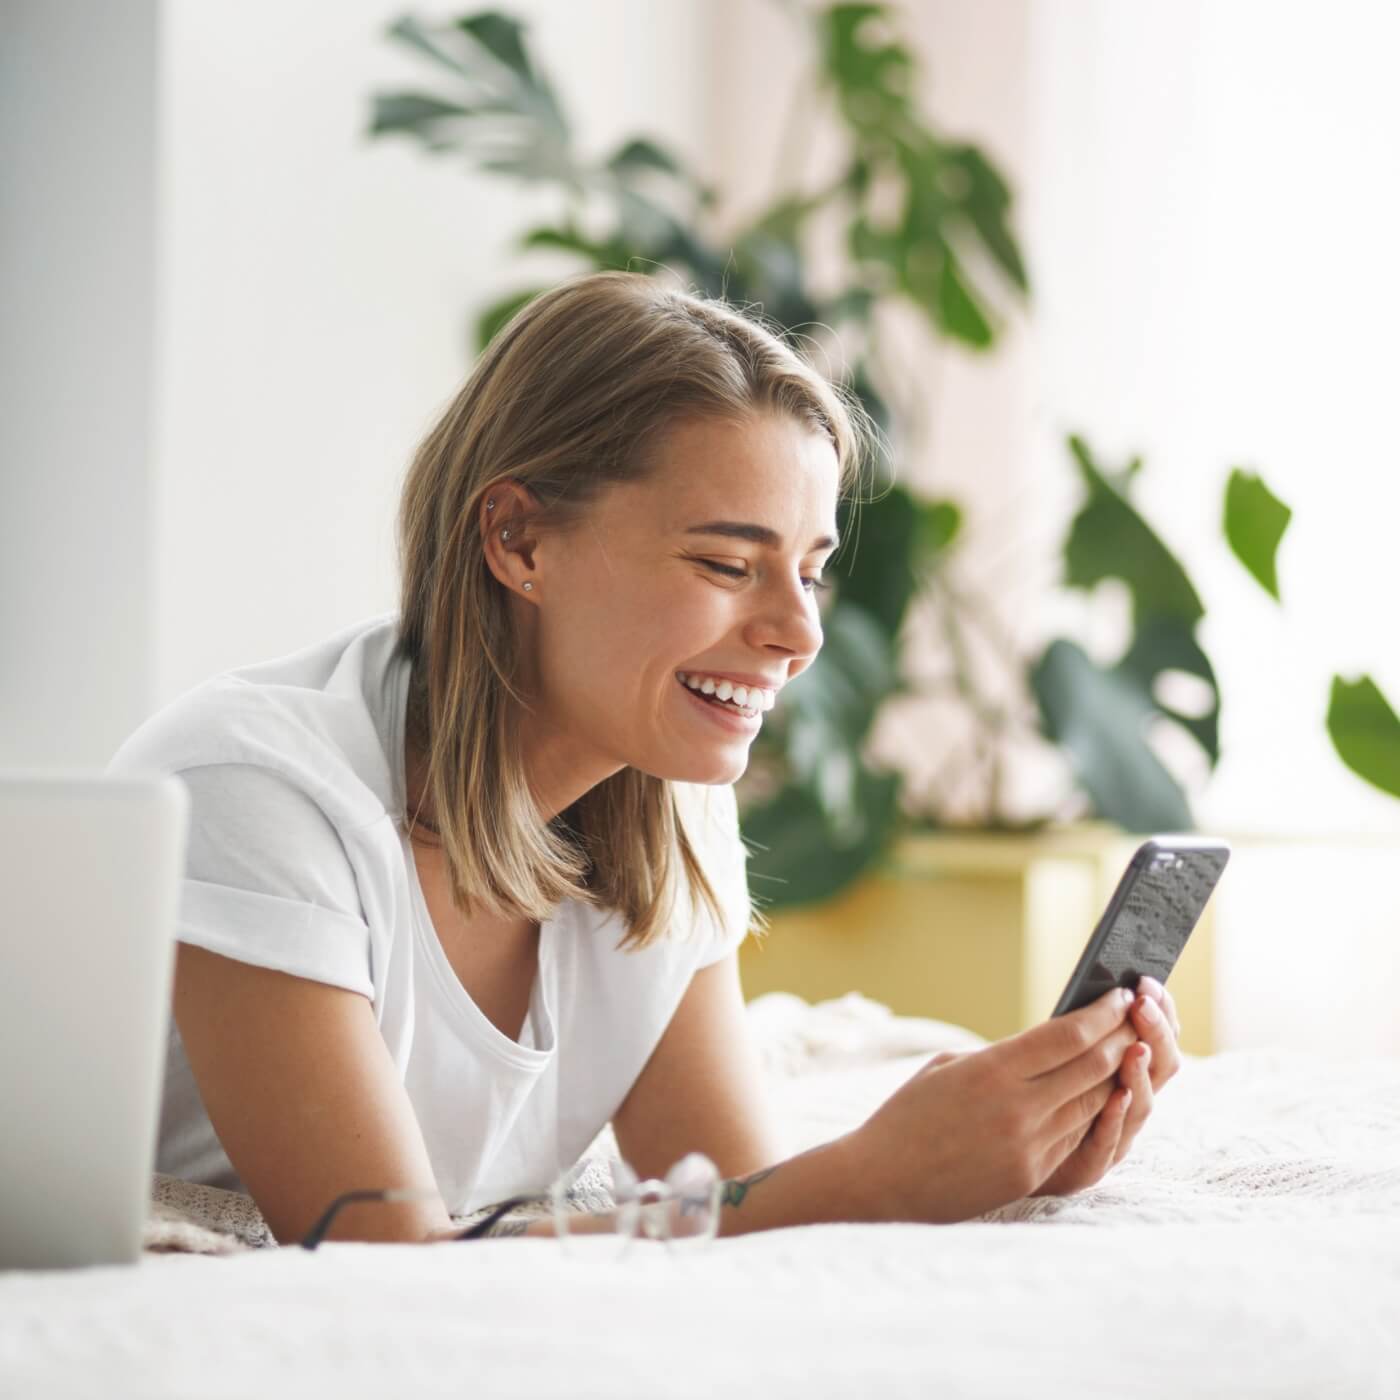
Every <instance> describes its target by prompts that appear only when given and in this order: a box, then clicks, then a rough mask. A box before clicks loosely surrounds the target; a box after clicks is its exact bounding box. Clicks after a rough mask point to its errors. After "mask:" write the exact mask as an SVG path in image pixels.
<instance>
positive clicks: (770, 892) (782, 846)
mask: <svg viewBox="0 0 1400 1400" xmlns="http://www.w3.org/2000/svg"><path fill="white" fill-rule="evenodd" d="M898 795H899V779H898V777H897V776H896V775H895V774H893V773H872V772H869V771H868V770H867V769H865V768H857V769H856V772H855V784H854V786H853V788H852V790H851V799H852V807H853V810H854V811H855V812H856V813H857V816H858V821H857V823H856V825H855V826H854V827H853V828H851V829H849V830H845V831H842V832H841V833H840V834H839V835H838V836H835V837H834V836H833V834H832V828H831V821H830V817H829V814H828V813H827V811H826V810H825V808H824V807H823V806H822V803H821V801H820V800H819V799H818V798H817V797H816V796H815V795H814V794H813V793H812V792H811V791H810V790H809V789H807V788H803V787H798V786H796V785H795V784H793V785H789V786H788V787H786V788H784V789H783V791H782V792H781V793H779V794H778V796H777V797H776V798H774V799H773V801H771V802H766V803H763V804H762V805H760V806H756V807H751V808H749V809H748V810H747V811H746V812H745V813H744V822H743V826H744V841H745V843H746V844H747V845H748V846H749V847H750V848H751V853H750V855H749V888H750V889H751V890H752V892H753V894H754V896H755V902H756V903H757V904H758V905H759V907H760V908H764V907H768V906H777V905H789V904H810V903H812V902H814V901H816V900H821V899H829V898H830V897H831V896H832V895H834V894H836V893H837V892H839V891H840V890H842V889H844V888H845V887H846V886H847V885H848V884H850V882H851V881H852V880H854V879H855V878H856V876H857V875H859V874H860V873H861V872H862V871H864V870H865V869H866V868H867V867H869V866H870V865H871V864H872V863H873V862H874V861H875V860H876V859H877V858H878V857H879V856H880V855H881V853H882V852H883V851H884V850H885V848H886V847H887V846H888V845H889V840H890V834H891V832H892V831H893V830H894V827H895V824H896V822H897V820H898V816H899V813H898V809H897V802H898Z"/></svg>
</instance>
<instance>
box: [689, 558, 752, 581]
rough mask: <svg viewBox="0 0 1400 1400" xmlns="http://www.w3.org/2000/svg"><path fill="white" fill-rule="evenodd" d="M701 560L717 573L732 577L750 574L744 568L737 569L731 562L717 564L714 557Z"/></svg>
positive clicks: (744, 576) (742, 576)
mask: <svg viewBox="0 0 1400 1400" xmlns="http://www.w3.org/2000/svg"><path fill="white" fill-rule="evenodd" d="M700 562H701V563H702V564H703V565H704V566H705V567H706V568H707V569H713V570H714V571H715V573H717V574H726V575H728V576H729V577H730V578H747V577H748V575H747V574H746V573H745V572H744V570H743V569H736V568H734V567H733V566H732V565H729V564H717V563H716V562H715V561H714V560H713V559H702V560H700Z"/></svg>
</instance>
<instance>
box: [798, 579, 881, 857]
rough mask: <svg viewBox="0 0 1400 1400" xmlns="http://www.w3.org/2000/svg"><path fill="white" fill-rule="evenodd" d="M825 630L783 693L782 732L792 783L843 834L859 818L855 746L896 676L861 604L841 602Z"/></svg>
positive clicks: (830, 613) (831, 611)
mask: <svg viewBox="0 0 1400 1400" xmlns="http://www.w3.org/2000/svg"><path fill="white" fill-rule="evenodd" d="M822 629H823V632H824V634H825V640H824V641H823V643H822V649H821V651H820V652H818V654H817V657H816V659H815V660H814V661H813V662H812V664H811V665H810V666H809V667H808V668H807V669H806V670H805V671H803V672H802V673H801V675H799V676H798V677H797V678H796V679H795V680H794V681H792V682H791V683H790V684H789V685H788V686H787V688H786V689H785V690H784V691H783V705H784V716H783V720H782V725H783V731H782V732H783V738H784V742H785V744H786V756H787V761H788V767H789V769H790V771H791V773H792V777H793V780H794V781H795V782H797V783H798V784H800V785H801V786H804V787H806V788H807V789H808V790H809V791H810V792H811V793H812V794H813V795H814V796H815V797H816V798H817V800H818V802H819V803H820V805H821V807H822V810H823V811H824V812H825V813H826V816H827V818H828V820H829V821H830V823H831V825H832V829H833V830H834V831H837V832H848V831H852V830H854V829H855V828H856V827H858V826H859V824H860V822H861V815H860V812H859V809H858V807H857V804H856V791H857V786H858V780H859V775H860V772H861V758H860V751H861V748H862V746H863V744H864V742H865V739H866V736H867V735H868V734H869V732H870V727H871V725H872V723H873V722H874V719H875V712H876V711H877V710H878V709H879V707H880V705H881V703H882V702H883V701H884V700H885V698H886V697H887V696H888V695H889V693H890V691H891V690H893V689H894V687H895V685H896V684H897V681H898V677H897V674H896V671H895V662H894V651H893V647H892V646H891V642H890V638H889V637H888V636H887V635H886V634H885V633H884V632H883V631H882V630H881V628H880V626H879V624H878V623H877V622H876V621H875V619H874V618H872V617H871V616H870V615H869V613H867V612H866V611H865V610H864V609H863V608H859V607H857V606H856V605H855V604H854V603H849V602H844V601H842V600H840V599H838V600H837V601H836V603H834V604H833V605H832V606H831V607H830V608H829V609H828V610H827V612H826V615H825V616H824V617H823V618H822Z"/></svg>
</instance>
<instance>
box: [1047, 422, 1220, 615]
mask: <svg viewBox="0 0 1400 1400" xmlns="http://www.w3.org/2000/svg"><path fill="white" fill-rule="evenodd" d="M1069 446H1070V451H1071V452H1072V453H1073V454H1074V458H1075V460H1076V462H1078V464H1079V469H1080V472H1081V473H1082V475H1083V477H1084V480H1085V484H1086V485H1087V486H1088V489H1089V494H1088V499H1087V500H1086V501H1085V503H1084V505H1083V507H1082V508H1081V510H1080V512H1079V514H1078V515H1076V516H1075V518H1074V521H1073V523H1072V524H1071V526H1070V532H1069V538H1068V539H1067V540H1066V542H1065V582H1066V583H1067V584H1068V585H1069V586H1070V587H1071V588H1084V589H1091V588H1093V587H1095V586H1096V585H1097V584H1099V583H1101V582H1102V581H1103V580H1104V579H1108V578H1117V579H1121V580H1122V581H1123V582H1124V583H1126V584H1127V586H1128V588H1129V590H1130V591H1131V593H1132V595H1133V614H1134V618H1135V621H1136V622H1137V624H1138V625H1141V624H1142V623H1143V622H1144V621H1145V620H1146V619H1148V618H1152V617H1175V618H1178V619H1180V620H1181V621H1183V622H1186V623H1195V622H1198V621H1199V620H1200V619H1201V618H1202V617H1204V616H1205V608H1204V607H1203V606H1202V605H1201V600H1200V598H1199V596H1198V595H1197V593H1196V590H1195V588H1193V587H1192V585H1191V580H1190V579H1189V578H1187V576H1186V571H1185V570H1184V569H1183V568H1182V567H1181V565H1180V564H1179V563H1178V562H1177V559H1176V556H1175V555H1173V554H1172V552H1171V551H1170V550H1169V549H1168V548H1167V547H1166V545H1164V544H1163V543H1162V541H1161V540H1160V539H1159V538H1158V537H1157V535H1156V534H1155V533H1154V532H1153V531H1152V529H1151V527H1150V526H1149V525H1148V524H1147V522H1146V521H1145V520H1144V519H1143V518H1142V516H1140V515H1139V514H1138V513H1137V511H1136V510H1134V509H1133V507H1132V505H1130V504H1129V502H1128V500H1127V498H1126V497H1125V496H1124V495H1123V494H1122V493H1121V490H1120V488H1119V487H1118V486H1116V485H1115V484H1114V482H1112V481H1111V480H1110V479H1109V478H1108V476H1107V475H1106V474H1105V473H1103V472H1102V471H1100V470H1099V468H1098V467H1097V466H1095V465H1094V462H1093V459H1092V458H1091V456H1090V455H1089V449H1088V447H1087V446H1086V444H1085V442H1084V440H1083V439H1082V438H1080V437H1078V436H1072V437H1071V438H1070V439H1069ZM1139 466H1140V461H1139V462H1135V463H1134V464H1133V465H1132V466H1130V467H1129V468H1128V470H1127V472H1126V473H1124V475H1123V476H1122V477H1120V478H1119V480H1120V481H1127V480H1130V479H1131V478H1132V476H1133V475H1134V474H1135V473H1136V471H1137V469H1138V467H1139Z"/></svg>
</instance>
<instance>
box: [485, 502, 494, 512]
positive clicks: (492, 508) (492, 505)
mask: <svg viewBox="0 0 1400 1400" xmlns="http://www.w3.org/2000/svg"><path fill="white" fill-rule="evenodd" d="M486 509H487V510H495V509H496V503H495V501H487V502H486Z"/></svg>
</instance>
